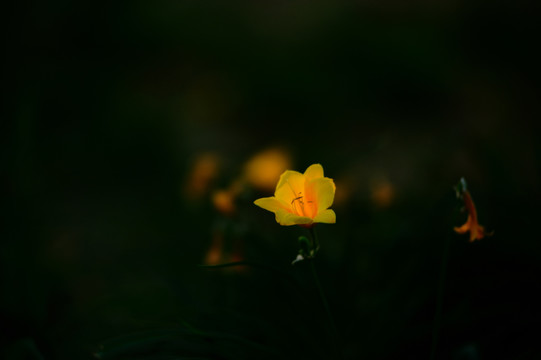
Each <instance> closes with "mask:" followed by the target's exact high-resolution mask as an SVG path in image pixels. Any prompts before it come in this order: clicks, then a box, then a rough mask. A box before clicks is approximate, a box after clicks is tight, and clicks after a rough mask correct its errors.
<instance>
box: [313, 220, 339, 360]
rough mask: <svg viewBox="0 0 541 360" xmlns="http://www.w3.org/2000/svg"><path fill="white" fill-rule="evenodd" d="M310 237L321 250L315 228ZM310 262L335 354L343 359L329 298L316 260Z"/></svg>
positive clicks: (315, 247) (315, 246)
mask: <svg viewBox="0 0 541 360" xmlns="http://www.w3.org/2000/svg"><path fill="white" fill-rule="evenodd" d="M310 235H312V241H313V246H314V249H317V248H319V243H318V240H317V235H316V232H315V230H314V228H313V227H312V228H310ZM308 262H309V263H310V269H311V270H312V276H313V278H314V283H315V284H316V287H317V290H318V293H319V298H320V299H321V302H322V303H323V307H324V308H325V313H326V314H327V321H328V323H329V326H330V332H331V334H332V337H333V344H334V348H335V352H336V354H337V358H338V359H342V358H343V356H342V351H341V350H340V346H339V337H338V331H337V330H336V325H335V324H334V319H333V317H332V314H331V310H330V309H329V303H328V302H327V297H326V296H325V293H324V292H323V288H322V287H321V282H320V281H319V276H318V274H317V271H316V265H315V259H314V258H311V259H308Z"/></svg>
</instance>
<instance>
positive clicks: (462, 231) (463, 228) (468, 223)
mask: <svg viewBox="0 0 541 360" xmlns="http://www.w3.org/2000/svg"><path fill="white" fill-rule="evenodd" d="M470 229H471V216H470V215H468V220H466V222H465V223H464V225H462V226H461V227H456V226H455V227H454V230H455V231H456V232H457V233H458V234H465V233H466V232H467V231H468V230H470Z"/></svg>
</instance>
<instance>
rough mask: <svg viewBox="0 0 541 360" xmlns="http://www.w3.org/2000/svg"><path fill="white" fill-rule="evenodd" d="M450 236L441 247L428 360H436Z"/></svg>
mask: <svg viewBox="0 0 541 360" xmlns="http://www.w3.org/2000/svg"><path fill="white" fill-rule="evenodd" d="M450 244H451V236H450V235H448V236H447V238H446V240H445V244H444V246H443V255H442V259H441V268H440V278H439V280H438V295H437V300H436V314H435V315H434V325H433V328H432V349H431V351H430V360H434V359H436V350H437V347H438V340H439V333H440V327H441V317H442V312H443V311H442V309H443V294H444V290H445V277H446V275H447V263H448V260H447V259H448V254H449V247H450Z"/></svg>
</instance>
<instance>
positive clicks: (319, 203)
mask: <svg viewBox="0 0 541 360" xmlns="http://www.w3.org/2000/svg"><path fill="white" fill-rule="evenodd" d="M335 191H336V186H335V185H334V181H333V179H330V178H327V177H324V176H323V167H322V166H321V165H320V164H314V165H311V166H310V167H308V169H306V171H305V172H304V174H301V173H299V172H297V171H292V170H287V171H286V172H284V173H283V174H282V175H281V176H280V180H279V181H278V185H277V186H276V190H275V192H274V196H272V197H266V198H261V199H257V200H256V201H254V204H255V205H257V206H259V207H261V208H263V209H265V210H268V211H271V212H273V213H275V216H276V221H277V222H278V223H279V224H280V225H284V226H289V225H301V226H304V227H311V226H313V225H314V224H315V223H327V224H334V223H336V214H335V213H334V211H333V210H331V209H329V207H330V206H331V205H332V203H333V201H334V193H335Z"/></svg>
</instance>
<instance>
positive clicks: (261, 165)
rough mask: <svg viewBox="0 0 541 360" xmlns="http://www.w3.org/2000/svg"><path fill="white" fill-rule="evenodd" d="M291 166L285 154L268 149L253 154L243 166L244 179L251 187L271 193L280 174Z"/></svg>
mask: <svg viewBox="0 0 541 360" xmlns="http://www.w3.org/2000/svg"><path fill="white" fill-rule="evenodd" d="M290 166H291V159H290V157H289V155H288V154H287V152H285V151H284V150H282V149H279V148H270V149H267V150H263V151H262V152H260V153H257V154H255V155H254V156H253V157H252V158H251V159H249V160H248V162H247V163H246V165H245V166H244V177H245V179H246V181H247V182H248V183H250V184H251V185H252V186H254V187H256V188H258V189H261V190H267V191H272V190H273V189H274V185H275V184H276V182H277V181H278V179H279V178H280V174H282V173H283V172H284V171H286V170H287V169H288V168H289V167H290Z"/></svg>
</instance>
